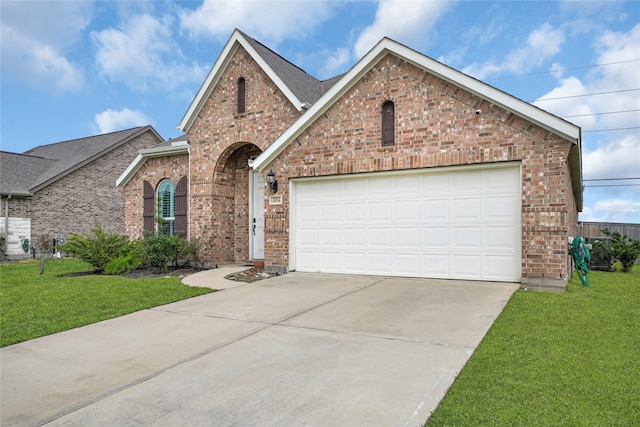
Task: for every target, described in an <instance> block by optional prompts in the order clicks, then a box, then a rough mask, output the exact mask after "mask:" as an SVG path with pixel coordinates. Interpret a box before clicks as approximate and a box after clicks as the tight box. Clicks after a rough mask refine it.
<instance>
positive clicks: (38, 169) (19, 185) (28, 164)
mask: <svg viewBox="0 0 640 427" xmlns="http://www.w3.org/2000/svg"><path fill="white" fill-rule="evenodd" d="M55 162H56V160H51V159H44V158H42V157H36V156H29V155H25V154H17V153H9V152H7V151H1V152H0V171H1V172H0V194H2V195H9V194H11V195H14V196H30V195H31V192H30V191H29V189H30V188H31V187H32V186H33V183H34V182H36V180H37V179H38V178H39V177H40V175H42V174H43V173H44V172H45V171H46V170H47V169H49V168H50V167H51V166H52V164H53V163H55Z"/></svg>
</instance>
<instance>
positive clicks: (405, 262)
mask: <svg viewBox="0 0 640 427" xmlns="http://www.w3.org/2000/svg"><path fill="white" fill-rule="evenodd" d="M395 265H396V268H395V273H397V274H400V275H406V276H420V254H418V253H397V254H396V259H395Z"/></svg>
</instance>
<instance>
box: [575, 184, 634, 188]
mask: <svg viewBox="0 0 640 427" xmlns="http://www.w3.org/2000/svg"><path fill="white" fill-rule="evenodd" d="M593 187H640V184H608V185H607V184H603V185H585V186H584V188H593Z"/></svg>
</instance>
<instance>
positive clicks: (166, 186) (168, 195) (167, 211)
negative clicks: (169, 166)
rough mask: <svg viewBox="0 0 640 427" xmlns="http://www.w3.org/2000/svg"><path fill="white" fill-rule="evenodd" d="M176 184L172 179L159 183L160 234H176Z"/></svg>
mask: <svg viewBox="0 0 640 427" xmlns="http://www.w3.org/2000/svg"><path fill="white" fill-rule="evenodd" d="M175 219H176V218H175V186H174V185H173V182H171V180H170V179H163V180H162V182H160V185H158V234H164V235H165V236H173V235H174V234H175Z"/></svg>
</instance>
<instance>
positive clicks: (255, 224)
mask: <svg viewBox="0 0 640 427" xmlns="http://www.w3.org/2000/svg"><path fill="white" fill-rule="evenodd" d="M249 175H250V178H249V179H250V181H249V192H250V194H251V197H250V202H249V255H250V257H251V260H252V261H253V260H263V259H264V179H263V178H262V174H261V173H260V172H251V173H250V174H249Z"/></svg>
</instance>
